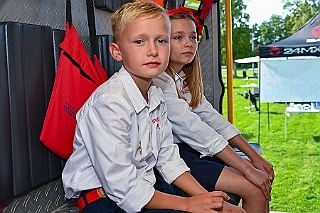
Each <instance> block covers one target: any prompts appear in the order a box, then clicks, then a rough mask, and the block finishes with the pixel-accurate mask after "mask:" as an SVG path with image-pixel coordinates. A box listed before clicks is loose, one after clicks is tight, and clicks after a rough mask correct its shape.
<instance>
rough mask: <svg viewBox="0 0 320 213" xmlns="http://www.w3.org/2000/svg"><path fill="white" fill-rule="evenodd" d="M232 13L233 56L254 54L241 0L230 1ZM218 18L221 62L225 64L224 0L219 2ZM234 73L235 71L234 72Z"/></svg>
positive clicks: (247, 16)
mask: <svg viewBox="0 0 320 213" xmlns="http://www.w3.org/2000/svg"><path fill="white" fill-rule="evenodd" d="M231 3H232V4H231V14H232V35H233V36H232V49H233V58H234V59H239V58H244V57H250V56H254V55H255V54H254V52H253V51H252V50H251V33H252V30H251V29H250V27H249V24H248V23H249V18H250V16H249V14H247V13H244V12H243V11H244V10H245V9H246V8H247V6H246V5H245V4H244V3H243V0H232V2H231ZM220 20H221V45H222V46H221V50H222V63H223V64H226V18H225V0H222V1H221V4H220ZM234 75H236V73H234Z"/></svg>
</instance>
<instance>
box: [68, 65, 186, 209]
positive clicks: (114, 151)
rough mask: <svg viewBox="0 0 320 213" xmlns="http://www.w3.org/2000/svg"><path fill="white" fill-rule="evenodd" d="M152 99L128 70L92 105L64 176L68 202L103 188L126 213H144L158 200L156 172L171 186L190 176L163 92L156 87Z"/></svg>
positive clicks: (83, 115)
mask: <svg viewBox="0 0 320 213" xmlns="http://www.w3.org/2000/svg"><path fill="white" fill-rule="evenodd" d="M148 98H149V102H148V103H147V102H146V100H145V99H144V98H143V96H142V94H141V93H140V90H139V89H138V87H137V85H136V84H135V83H134V81H133V79H132V78H131V76H130V75H129V73H128V72H127V71H126V70H125V69H124V68H123V67H122V68H121V69H120V71H119V72H117V73H116V74H114V75H113V76H112V77H111V78H110V79H109V80H108V81H106V82H105V83H104V84H102V85H101V86H100V87H99V88H98V89H97V90H96V91H95V92H94V93H93V94H92V95H91V97H90V98H89V99H88V100H87V101H86V103H85V104H84V105H83V107H82V108H81V109H80V110H79V112H78V113H77V116H76V118H77V126H76V133H75V138H74V143H73V144H74V152H73V154H72V155H71V157H70V158H69V159H68V161H67V163H66V165H65V168H64V170H63V174H62V180H63V186H64V190H65V196H66V197H67V198H77V197H79V194H80V192H81V191H83V190H88V189H94V188H98V187H101V186H102V187H103V188H104V190H105V191H106V194H107V196H108V197H109V198H110V199H112V200H113V201H115V202H116V203H117V205H119V207H120V208H122V209H123V210H125V211H126V212H139V211H140V210H141V209H142V208H143V207H144V206H145V205H146V204H147V203H148V202H149V201H150V200H151V198H152V197H153V195H154V191H155V189H154V188H153V185H154V184H155V181H156V179H155V175H154V172H153V168H154V167H156V168H157V169H158V170H159V173H160V174H161V175H162V176H163V178H164V179H165V181H167V182H168V183H172V182H173V181H174V180H175V179H176V178H177V177H178V176H180V175H181V174H183V173H184V172H185V171H189V168H188V167H187V166H186V164H185V163H184V161H183V160H182V159H181V158H180V155H179V150H178V146H177V145H176V144H174V143H173V136H172V125H171V124H170V122H169V121H168V119H167V108H166V104H165V102H164V99H163V94H162V91H161V89H160V88H159V87H157V86H155V85H154V84H152V85H151V86H150V88H149V90H148Z"/></svg>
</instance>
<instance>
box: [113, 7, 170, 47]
mask: <svg viewBox="0 0 320 213" xmlns="http://www.w3.org/2000/svg"><path fill="white" fill-rule="evenodd" d="M166 12H167V11H166V10H165V9H164V8H163V7H161V6H160V5H158V4H156V3H154V2H149V1H148V2H138V1H136V2H131V3H126V4H124V5H122V6H121V7H120V8H118V9H117V10H116V11H115V12H114V13H113V14H112V15H111V25H112V31H113V36H114V42H117V40H118V39H119V38H120V37H121V33H122V32H123V30H124V29H125V27H126V26H127V24H129V23H130V22H131V21H134V20H135V19H136V18H138V17H140V16H145V17H146V18H156V17H159V18H161V17H164V18H165V21H166V24H167V26H168V30H169V32H170V31H171V27H170V20H169V17H168V15H167V13H166Z"/></svg>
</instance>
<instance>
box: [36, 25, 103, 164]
mask: <svg viewBox="0 0 320 213" xmlns="http://www.w3.org/2000/svg"><path fill="white" fill-rule="evenodd" d="M60 48H61V49H62V50H61V55H60V58H59V64H58V70H57V73H56V77H55V81H54V86H53V91H52V94H51V98H50V102H49V106H48V110H47V113H46V117H45V120H44V124H43V127H42V131H41V135H40V140H41V142H42V143H43V144H44V145H45V146H46V147H48V148H49V149H50V150H51V151H53V152H54V153H55V154H57V155H58V156H60V157H62V158H64V159H68V158H69V157H70V155H71V154H72V151H73V137H74V133H75V126H76V119H75V116H76V113H77V112H78V110H79V109H80V108H81V107H82V105H83V104H84V102H85V101H86V100H87V99H88V98H89V96H90V95H91V93H92V92H93V91H94V90H95V89H96V88H97V87H98V86H99V85H100V84H102V83H103V82H105V81H106V80H107V74H106V72H105V70H104V69H103V67H102V65H101V63H100V62H99V59H98V58H97V57H96V56H94V61H95V65H94V64H93V63H92V61H91V59H90V57H89V55H88V53H87V52H86V50H85V49H84V47H83V45H82V43H81V41H80V38H79V36H78V33H77V31H76V29H75V28H74V26H73V25H72V26H71V29H69V23H67V25H66V34H65V38H64V40H63V42H62V43H61V44H60ZM88 77H89V78H91V79H88Z"/></svg>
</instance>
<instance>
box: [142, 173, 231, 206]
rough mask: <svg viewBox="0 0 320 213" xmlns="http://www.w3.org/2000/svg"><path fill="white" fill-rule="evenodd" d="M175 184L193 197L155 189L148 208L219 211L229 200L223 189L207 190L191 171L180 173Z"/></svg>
mask: <svg viewBox="0 0 320 213" xmlns="http://www.w3.org/2000/svg"><path fill="white" fill-rule="evenodd" d="M173 184H174V185H176V186H177V187H179V188H180V189H182V190H184V191H185V192H186V193H188V194H189V195H191V196H192V197H189V198H186V197H180V196H176V195H170V194H166V193H163V192H160V191H155V193H154V196H153V197H152V199H151V200H150V202H149V203H148V204H147V205H146V206H145V208H147V209H174V210H182V211H187V212H218V211H220V210H222V209H223V202H224V200H228V199H229V197H228V195H227V194H225V193H224V192H221V191H214V192H207V191H206V190H205V189H204V188H203V187H202V186H201V185H200V184H199V183H198V182H197V181H196V180H195V179H194V178H193V177H192V176H191V174H190V173H189V172H185V173H183V174H182V175H180V176H179V177H178V178H177V179H176V180H175V181H174V182H173Z"/></svg>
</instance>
